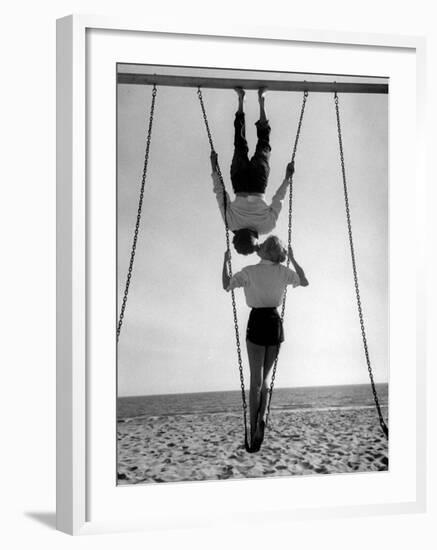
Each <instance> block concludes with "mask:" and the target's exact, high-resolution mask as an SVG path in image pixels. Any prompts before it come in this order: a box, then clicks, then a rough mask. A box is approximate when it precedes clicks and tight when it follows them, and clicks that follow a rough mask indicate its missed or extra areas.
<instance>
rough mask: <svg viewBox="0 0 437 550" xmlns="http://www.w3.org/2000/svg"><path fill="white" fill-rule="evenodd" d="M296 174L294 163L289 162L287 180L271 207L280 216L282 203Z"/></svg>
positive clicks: (274, 197) (285, 179)
mask: <svg viewBox="0 0 437 550" xmlns="http://www.w3.org/2000/svg"><path fill="white" fill-rule="evenodd" d="M293 174H294V162H289V163H288V164H287V169H286V171H285V178H284V181H283V182H282V183H281V185H280V186H279V187H278V189H277V191H276V193H275V194H274V195H273V198H272V204H271V205H270V207H271V209H272V210H273V211H274V212H275V213H276V215H277V216H279V212H280V211H281V208H282V201H283V200H284V197H285V194H286V192H287V189H288V186H289V185H290V182H291V178H292V177H293Z"/></svg>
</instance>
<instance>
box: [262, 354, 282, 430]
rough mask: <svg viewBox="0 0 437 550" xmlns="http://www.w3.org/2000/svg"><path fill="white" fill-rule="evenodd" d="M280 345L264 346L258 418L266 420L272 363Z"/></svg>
mask: <svg viewBox="0 0 437 550" xmlns="http://www.w3.org/2000/svg"><path fill="white" fill-rule="evenodd" d="M279 347H280V346H267V347H266V348H265V354H264V365H263V380H262V388H261V400H260V410H259V419H260V420H263V421H264V422H265V421H266V414H267V403H268V397H269V390H270V383H271V379H272V373H273V365H274V363H275V360H276V357H277V356H278V353H279Z"/></svg>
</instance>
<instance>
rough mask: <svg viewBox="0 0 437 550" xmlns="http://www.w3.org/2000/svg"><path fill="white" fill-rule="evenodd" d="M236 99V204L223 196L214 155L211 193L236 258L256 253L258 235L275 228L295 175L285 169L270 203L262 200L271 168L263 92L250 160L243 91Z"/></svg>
mask: <svg viewBox="0 0 437 550" xmlns="http://www.w3.org/2000/svg"><path fill="white" fill-rule="evenodd" d="M235 91H236V92H237V95H238V110H237V112H236V114H235V121H234V128H235V138H234V156H233V158H232V164H231V181H232V187H233V190H234V193H235V200H233V201H231V200H230V198H229V195H228V193H226V192H224V190H223V186H222V184H221V181H220V177H219V175H218V170H217V166H218V165H217V153H215V151H212V152H211V167H212V179H213V190H214V193H215V194H216V197H217V202H218V205H219V208H220V212H221V214H222V217H223V219H225V195H224V193H226V219H227V222H228V227H229V229H230V230H231V231H233V233H234V238H233V241H232V242H233V244H234V247H235V250H236V251H237V252H238V253H239V254H245V255H247V254H252V253H253V252H255V251H256V250H257V247H258V237H259V235H260V234H266V233H270V231H272V230H273V229H274V227H275V226H276V222H277V219H278V216H279V213H280V211H281V208H282V201H283V200H284V197H285V194H286V192H287V187H288V185H289V184H290V181H291V177H292V176H293V173H294V164H293V163H291V162H290V163H289V164H288V165H287V169H286V173H285V178H284V181H283V182H282V184H281V185H280V186H279V188H278V190H277V191H276V193H275V195H274V196H273V199H272V202H271V204H270V205H268V204H267V203H266V202H265V200H264V193H265V190H266V187H267V180H268V177H269V172H270V166H269V160H270V152H271V147H270V125H269V122H268V120H267V117H266V112H265V108H264V101H265V89H264V88H261V89H260V90H258V103H259V112H260V115H259V120H258V121H257V122H256V123H255V125H256V130H257V136H258V142H257V145H256V149H255V153H254V155H253V156H252V158H251V159H249V156H248V153H249V148H248V145H247V141H246V127H245V117H244V95H245V92H244V90H243V89H242V88H237V89H236V90H235Z"/></svg>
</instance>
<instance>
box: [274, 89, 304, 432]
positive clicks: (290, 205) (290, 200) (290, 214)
mask: <svg viewBox="0 0 437 550" xmlns="http://www.w3.org/2000/svg"><path fill="white" fill-rule="evenodd" d="M307 99H308V92H307V91H305V92H304V94H303V99H302V107H301V110H300V116H299V122H298V125H297V131H296V137H295V140H294V146H293V152H292V155H291V162H293V163H294V159H295V157H296V151H297V145H298V143H299V137H300V132H301V129H302V121H303V115H304V112H305V105H306V102H307ZM292 218H293V176H291V178H290V193H289V196H288V248H290V246H291V233H292V227H293V226H292ZM289 266H290V258H289V256H288V255H287V267H289ZM286 301H287V287H285V290H284V297H283V298H282V307H281V322H282V323H283V322H284V317H285V303H286ZM278 359H279V354H278V355H277V356H276V359H275V362H274V364H273V371H272V378H271V381H270V387H269V392H268V404H267V413H266V426H267V425H268V420H269V416H270V406H271V403H272V397H273V388H274V385H275V378H276V369H277V366H278Z"/></svg>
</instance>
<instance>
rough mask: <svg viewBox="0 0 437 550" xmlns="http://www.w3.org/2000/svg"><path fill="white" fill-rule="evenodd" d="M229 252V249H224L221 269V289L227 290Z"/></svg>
mask: <svg viewBox="0 0 437 550" xmlns="http://www.w3.org/2000/svg"><path fill="white" fill-rule="evenodd" d="M230 256H231V255H230V252H229V250H226V252H225V256H224V258H223V270H222V283H223V290H228V287H229V282H230V280H231V278H230V277H229V273H228V262H229V260H230Z"/></svg>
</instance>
